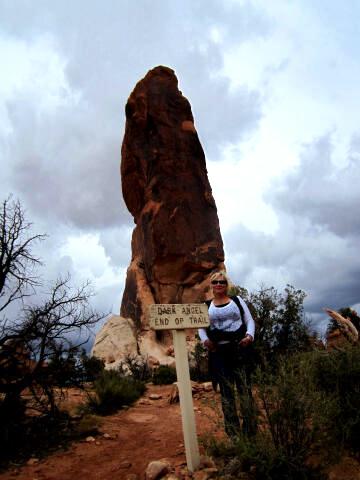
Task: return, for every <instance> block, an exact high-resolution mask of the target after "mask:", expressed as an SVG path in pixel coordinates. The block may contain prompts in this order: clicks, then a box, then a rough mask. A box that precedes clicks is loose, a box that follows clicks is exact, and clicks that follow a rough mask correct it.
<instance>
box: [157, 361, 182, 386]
mask: <svg viewBox="0 0 360 480" xmlns="http://www.w3.org/2000/svg"><path fill="white" fill-rule="evenodd" d="M176 379H177V377H176V370H175V368H174V367H170V366H169V365H160V366H159V367H158V368H157V369H156V370H155V371H154V373H153V377H152V381H153V383H154V385H169V384H170V383H174V382H176Z"/></svg>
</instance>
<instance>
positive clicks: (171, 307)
mask: <svg viewBox="0 0 360 480" xmlns="http://www.w3.org/2000/svg"><path fill="white" fill-rule="evenodd" d="M207 326H209V315H208V308H207V306H206V305H203V304H202V303H185V304H178V303H173V304H165V305H150V327H151V328H153V329H154V330H178V329H183V328H206V327H207Z"/></svg>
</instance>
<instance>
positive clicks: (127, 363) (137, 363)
mask: <svg viewBox="0 0 360 480" xmlns="http://www.w3.org/2000/svg"><path fill="white" fill-rule="evenodd" d="M119 371H120V372H121V374H123V375H131V376H132V378H134V379H135V380H140V381H142V382H147V381H149V380H150V379H151V376H152V371H151V369H150V367H149V365H148V362H147V358H146V357H143V356H141V355H133V354H128V355H126V356H125V358H124V360H123V361H122V362H121V364H120V366H119Z"/></svg>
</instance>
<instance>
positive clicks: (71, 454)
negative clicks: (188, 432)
mask: <svg viewBox="0 0 360 480" xmlns="http://www.w3.org/2000/svg"><path fill="white" fill-rule="evenodd" d="M171 388H172V386H171V385H170V386H168V385H165V386H154V385H150V386H149V387H148V389H147V391H146V393H145V396H144V397H143V398H142V399H140V400H139V401H138V402H137V403H136V404H135V405H134V406H132V407H130V408H129V409H127V410H121V411H119V412H118V413H116V414H114V415H111V416H108V417H103V419H102V425H101V427H100V428H99V431H100V434H99V435H97V436H96V438H95V441H93V442H86V441H81V442H77V443H73V444H72V445H71V446H70V447H69V448H68V449H67V450H66V451H64V450H62V451H59V452H57V453H55V454H52V455H50V456H49V457H47V458H45V459H43V460H40V461H39V462H38V463H36V464H35V465H28V464H26V465H24V466H22V467H20V468H16V469H10V470H8V471H7V472H5V473H2V474H0V480H10V479H11V480H13V479H14V478H16V479H18V480H74V479H76V480H98V479H101V480H107V479H109V480H110V479H111V480H115V479H116V480H123V479H126V477H127V476H128V475H129V474H136V475H138V477H137V478H138V479H139V480H142V479H143V478H144V472H145V470H146V467H147V465H148V464H149V463H150V462H151V461H153V460H159V459H163V458H166V459H168V460H169V462H170V463H171V464H172V465H173V466H175V467H176V470H177V471H178V470H180V469H181V468H184V467H186V458H185V450H184V440H183V434H182V426H181V414H180V406H179V403H175V404H170V403H169V402H168V396H169V393H170V391H171ZM154 393H156V394H159V395H161V396H162V398H161V399H158V400H150V399H149V396H150V395H151V394H154ZM198 395H201V398H194V408H195V416H196V424H197V433H198V436H199V437H201V436H202V435H204V434H206V433H211V435H214V434H217V435H222V432H221V422H220V421H219V418H218V415H219V414H218V411H217V410H218V407H216V405H215V404H218V397H217V396H218V394H217V396H216V397H217V398H216V399H215V397H214V394H213V393H212V392H202V393H201V394H198ZM78 399H79V397H75V398H72V399H70V400H71V403H74V402H76V401H79V400H78ZM214 399H215V403H214ZM104 434H109V435H110V437H111V438H109V439H107V438H104ZM200 451H202V447H201V446H200Z"/></svg>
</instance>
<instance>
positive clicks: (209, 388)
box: [202, 382, 213, 392]
mask: <svg viewBox="0 0 360 480" xmlns="http://www.w3.org/2000/svg"><path fill="white" fill-rule="evenodd" d="M202 388H203V390H205V392H211V391H212V389H213V387H212V383H211V382H204V383H203V384H202Z"/></svg>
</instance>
